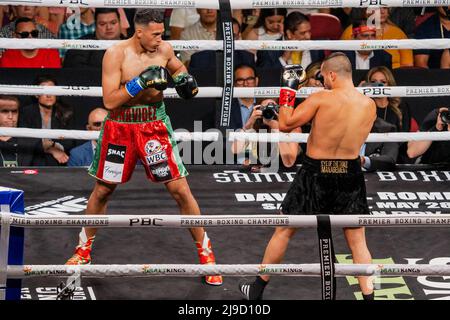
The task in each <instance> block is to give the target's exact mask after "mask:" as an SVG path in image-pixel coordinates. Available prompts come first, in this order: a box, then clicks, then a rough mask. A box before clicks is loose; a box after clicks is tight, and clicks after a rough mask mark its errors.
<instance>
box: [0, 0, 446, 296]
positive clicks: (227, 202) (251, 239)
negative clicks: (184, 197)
mask: <svg viewBox="0 0 450 320" xmlns="http://www.w3.org/2000/svg"><path fill="white" fill-rule="evenodd" d="M87 2H89V3H87ZM87 2H86V1H85V3H78V2H77V4H78V5H90V6H93V7H123V3H122V4H121V3H120V1H118V2H115V1H103V0H101V1H100V0H89V1H87ZM223 2H224V1H210V0H200V1H199V0H196V1H191V2H189V3H190V4H191V5H190V6H191V7H192V6H193V7H197V8H213V9H219V8H221V6H222V5H223ZM294 2H295V1H293V2H292V4H290V3H289V2H283V4H281V1H280V2H274V5H273V6H280V7H310V6H308V5H303V6H302V5H299V4H298V3H294ZM142 3H144V5H145V6H150V7H151V6H154V7H158V8H165V7H167V5H166V4H165V3H164V1H151V2H148V3H147V2H146V1H143V2H142ZM174 3H180V7H184V6H185V5H186V3H188V2H186V1H184V2H183V1H181V2H174ZM219 3H220V5H221V6H219ZM255 3H256V4H255ZM323 3H325V2H323ZM371 3H372V4H373V2H371ZM414 3H416V2H413V3H412V4H410V6H420V4H418V3H416V4H414ZM7 4H11V5H16V4H19V5H20V4H22V2H21V1H7ZM33 4H35V3H33ZM192 4H193V5H192ZM229 4H231V7H232V8H234V9H239V8H252V7H261V6H260V5H258V2H257V1H256V2H255V1H242V0H239V1H238V0H230V1H229ZM383 4H386V5H389V6H408V3H406V4H405V3H404V1H398V0H389V1H387V0H386V1H383ZM35 5H52V6H61V5H62V6H65V5H68V4H65V3H60V1H59V0H58V1H53V0H42V1H40V2H38V3H36V4H35ZM369 5H370V3H369V1H367V2H364V1H359V0H358V1H353V0H352V1H349V2H348V3H346V5H345V6H346V7H352V6H353V7H367V6H369ZM438 5H439V3H438V2H435V3H428V4H427V6H438ZM174 6H175V7H177V4H175V5H173V4H172V6H170V8H173V7H174ZM321 6H325V7H335V6H336V5H334V3H333V1H330V2H329V3H325V4H320V5H319V4H315V5H313V7H321ZM169 42H170V43H172V45H173V46H174V49H175V50H187V49H189V50H203V49H208V50H211V49H212V48H213V49H214V50H222V49H223V48H224V46H225V43H226V42H227V40H226V41H169ZM113 44H114V42H113V41H78V40H36V39H31V40H29V41H19V40H17V39H1V40H0V46H1V47H2V48H15V49H31V48H42V47H45V48H59V49H71V48H76V49H82V50H83V49H86V50H95V49H97V50H102V49H105V48H107V47H109V46H111V45H113ZM369 48H370V49H373V50H383V49H386V48H389V49H394V48H395V49H420V48H433V49H446V48H450V39H427V40H401V41H398V40H392V41H389V40H388V41H387V40H384V41H378V40H373V41H301V42H298V41H289V42H287V41H235V49H249V50H250V49H257V50H310V49H333V50H344V49H345V50H357V49H359V50H361V49H369ZM316 90H320V89H316V88H302V89H301V90H299V92H298V97H306V96H308V95H309V94H311V93H312V92H314V91H316ZM360 90H361V91H362V92H363V93H364V94H366V95H368V96H372V97H382V96H391V97H392V96H396V97H410V96H415V97H417V96H450V85H443V86H423V87H384V88H383V89H382V90H381V89H380V88H379V87H375V88H368V87H367V88H360ZM226 92H227V90H226V88H225V87H224V88H221V87H203V88H200V89H199V94H198V96H197V97H196V98H206V97H214V98H223V97H224V95H225V94H226ZM232 92H233V95H232V96H234V97H255V98H262V97H267V98H269V97H271V98H275V97H278V95H279V88H275V87H274V88H271V87H267V88H232ZM0 94H20V95H39V94H52V95H62V96H63V95H69V96H77V95H79V96H91V97H101V96H102V93H101V88H100V87H90V88H88V89H87V90H82V91H80V90H74V89H73V88H71V87H39V86H16V85H0ZM165 97H166V98H168V99H171V98H178V96H177V94H176V92H175V90H174V89H168V90H167V91H166V92H165ZM175 134H176V138H177V140H179V141H218V140H220V139H221V138H222V137H221V135H220V132H176V133H175ZM0 135H7V136H16V137H35V138H58V139H61V138H66V139H74V138H76V139H85V140H89V139H96V138H97V135H98V133H97V132H86V131H75V130H70V131H69V130H37V129H24V128H0ZM226 138H227V139H229V140H231V141H234V140H241V139H246V140H249V141H260V142H277V141H296V142H305V141H306V139H307V135H306V134H265V135H264V134H255V133H236V132H232V133H230V134H229V135H228V136H227V137H226ZM425 138H426V139H427V140H449V139H450V135H449V133H448V132H444V133H434V132H433V133H389V134H371V135H370V137H369V140H368V142H373V141H387V142H393V141H410V140H423V139H425ZM188 170H189V172H190V173H191V175H190V177H188V181H189V184H190V186H191V189H192V191H193V194H194V196H195V197H196V199H197V200H198V202H199V205H200V208H201V209H202V215H203V216H201V217H188V216H178V215H174V214H173V213H174V212H176V207H175V203H174V202H173V201H172V199H171V198H170V196H169V194H168V193H167V192H166V191H165V190H164V189H163V188H161V186H159V185H153V184H151V185H150V184H147V183H146V182H145V181H146V180H145V179H144V174H143V168H137V169H136V172H135V174H134V177H133V179H132V181H131V182H130V183H128V184H125V185H123V186H121V188H119V189H118V190H116V192H115V194H114V197H113V199H112V200H111V204H110V207H109V209H108V215H106V216H101V217H97V216H92V217H89V216H85V215H81V213H82V211H83V210H84V208H85V205H86V201H87V198H86V197H87V196H88V194H89V193H90V191H91V189H92V187H93V183H94V181H93V179H92V178H90V177H89V176H88V175H87V174H84V172H85V169H83V168H38V169H32V171H33V172H32V174H27V170H25V169H24V170H22V169H20V168H17V169H16V168H15V169H10V168H9V169H7V168H0V176H1V181H2V184H3V185H5V186H10V187H14V188H18V189H21V190H24V194H25V200H26V203H27V207H26V208H25V216H20V215H15V214H14V213H12V214H11V213H9V212H6V211H4V210H2V212H1V213H0V217H1V225H2V233H3V238H2V241H3V243H2V246H1V248H2V251H1V254H0V257H1V258H2V259H3V263H0V266H1V267H0V274H1V275H3V276H6V277H7V278H8V279H22V280H23V289H22V299H23V300H27V299H41V298H42V299H53V298H55V297H56V293H57V292H56V289H55V279H54V278H55V277H57V278H61V277H62V278H67V277H71V276H74V275H76V276H77V277H79V278H81V286H80V287H77V288H76V290H75V296H74V298H75V299H79V300H84V299H154V300H160V299H183V300H213V299H216V300H237V299H240V298H241V295H240V293H239V292H238V290H237V281H238V279H237V278H236V277H241V276H254V275H258V274H271V275H277V276H280V277H273V279H272V280H271V285H270V286H269V287H268V288H267V290H266V293H265V299H268V300H285V299H307V300H308V299H320V298H321V295H320V291H321V286H320V281H318V280H317V279H316V277H318V276H321V274H322V273H321V268H323V265H324V263H323V261H322V262H321V264H318V263H317V251H316V250H317V247H318V242H317V234H316V231H315V230H314V229H315V228H317V227H318V226H319V224H320V222H319V220H318V218H317V217H315V216H311V217H304V216H298V217H297V216H289V217H286V216H280V215H278V214H277V209H278V208H279V205H280V203H281V201H282V199H283V198H284V195H285V192H286V191H287V188H288V185H289V182H290V181H292V179H293V176H294V175H295V168H293V169H292V171H289V172H281V173H242V172H239V168H238V167H237V166H188ZM28 173H30V172H29V171H28ZM366 179H367V182H366V183H367V186H368V187H367V189H368V201H369V206H370V209H371V213H372V215H371V216H361V217H355V216H353V217H351V216H330V217H329V219H330V224H331V226H332V227H333V228H342V227H349V226H367V227H369V228H368V230H367V239H368V245H369V248H370V250H371V251H372V254H373V261H374V263H373V264H371V265H352V264H351V263H350V262H351V257H350V254H349V253H348V249H347V247H346V245H345V240H344V238H343V235H342V233H341V232H334V236H333V238H334V242H335V255H336V258H337V263H336V264H334V268H335V270H334V275H335V276H336V278H337V279H336V280H337V287H338V288H339V290H338V294H337V297H338V298H339V299H349V300H350V299H355V298H356V299H361V293H360V292H359V288H357V283H356V280H355V278H354V276H358V275H368V276H375V278H374V279H375V284H376V285H377V284H378V285H379V286H378V287H376V291H375V297H376V299H450V292H449V290H448V288H449V283H448V277H449V276H450V266H449V265H448V264H449V263H450V256H449V254H448V241H449V237H448V227H449V226H450V214H449V213H450V193H449V192H447V191H446V190H448V186H449V185H450V182H449V181H450V173H449V171H446V170H445V169H444V170H439V169H430V168H426V167H415V166H411V167H408V166H405V167H399V171H398V172H378V173H366ZM67 181H70V184H69V185H66V184H65V182H67ZM143 185H145V188H142V186H143ZM149 212H150V213H154V212H157V214H155V215H153V214H151V215H149ZM130 213H132V214H130ZM10 226H11V227H22V228H24V229H25V261H27V264H24V265H19V266H14V265H6V266H5V264H4V260H5V257H6V256H7V252H5V241H7V240H5V239H6V237H5V233H7V232H5V230H9V227H10ZM81 226H95V227H99V228H102V229H104V230H101V232H100V234H99V237H98V239H97V240H96V248H95V250H94V251H93V261H94V263H95V264H93V265H86V266H64V265H61V263H62V262H63V261H65V259H66V258H67V255H68V254H69V253H70V252H71V250H72V246H73V243H74V239H76V232H77V231H78V229H79V228H80V227H81ZM195 226H204V227H206V228H207V229H208V233H209V235H210V237H211V239H213V241H214V251H215V252H216V257H217V263H218V264H217V265H214V266H211V265H198V264H195V262H194V259H195V256H194V254H192V251H193V246H192V247H190V246H191V245H192V240H191V238H190V236H189V234H188V232H174V230H173V229H172V228H190V227H195ZM273 226H298V227H302V231H300V232H299V233H298V235H296V237H295V238H294V239H293V240H291V243H290V247H289V249H288V252H287V255H286V258H285V261H286V263H285V264H281V265H260V264H254V263H255V262H256V261H260V260H261V258H262V254H263V250H264V248H265V245H266V243H267V241H268V239H269V238H270V235H271V234H272V228H264V227H273ZM255 227H258V228H255ZM259 227H261V228H259ZM372 227H374V228H372ZM375 227H377V228H375ZM390 227H392V228H390ZM411 227H414V228H411ZM428 227H433V229H432V230H433V232H430V229H429V228H428ZM115 228H120V229H115ZM225 228H226V229H225ZM148 229H151V230H148ZM411 230H413V231H414V232H411ZM6 248H7V246H6ZM299 261H301V262H302V264H298V262H299ZM143 262H146V264H143ZM147 262H148V263H147ZM206 274H208V275H211V274H222V275H224V276H225V282H224V285H223V286H221V287H218V288H214V287H208V286H205V285H204V284H202V283H201V281H199V279H198V278H199V277H200V276H202V275H206ZM98 278H107V279H102V280H99V279H98ZM0 280H2V281H4V279H0ZM2 281H0V282H1V283H0V289H2V288H4V287H5V284H4V283H3V282H2ZM286 288H289V290H287V289H286ZM322 290H323V288H322Z"/></svg>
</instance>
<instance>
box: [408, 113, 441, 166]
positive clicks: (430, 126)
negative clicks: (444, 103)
mask: <svg viewBox="0 0 450 320" xmlns="http://www.w3.org/2000/svg"><path fill="white" fill-rule="evenodd" d="M449 123H450V112H449V109H448V108H447V107H441V108H436V109H434V110H432V111H431V112H430V113H429V114H428V115H427V116H426V117H425V119H424V120H423V123H422V125H421V127H420V131H422V132H425V131H428V132H430V131H431V132H433V131H450V127H449ZM407 153H408V157H409V158H411V159H413V158H417V157H419V158H418V159H416V163H426V164H440V163H447V164H448V163H450V141H410V142H408V151H407Z"/></svg>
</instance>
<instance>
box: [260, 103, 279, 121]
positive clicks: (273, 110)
mask: <svg viewBox="0 0 450 320" xmlns="http://www.w3.org/2000/svg"><path fill="white" fill-rule="evenodd" d="M260 110H261V111H262V116H263V118H264V119H266V120H276V119H277V115H276V114H277V113H278V111H279V110H280V106H279V105H278V104H276V103H273V102H269V103H268V104H267V105H265V106H261V108H260Z"/></svg>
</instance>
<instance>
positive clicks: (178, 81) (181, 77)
mask: <svg viewBox="0 0 450 320" xmlns="http://www.w3.org/2000/svg"><path fill="white" fill-rule="evenodd" d="M173 82H174V83H175V90H177V93H178V95H179V96H180V97H181V98H183V99H191V98H193V97H195V96H196V95H197V93H198V85H197V81H195V79H194V77H193V76H192V75H190V74H188V73H185V72H182V73H179V74H178V75H177V76H175V78H173Z"/></svg>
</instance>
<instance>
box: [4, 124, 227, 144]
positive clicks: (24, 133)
mask: <svg viewBox="0 0 450 320" xmlns="http://www.w3.org/2000/svg"><path fill="white" fill-rule="evenodd" d="M182 130H183V129H182ZM182 130H176V131H175V132H174V138H175V140H177V141H218V140H219V132H187V131H186V132H183V131H182ZM0 136H4V137H20V138H45V139H78V140H97V139H98V137H99V132H98V131H87V130H62V129H31V128H6V127H0Z"/></svg>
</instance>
